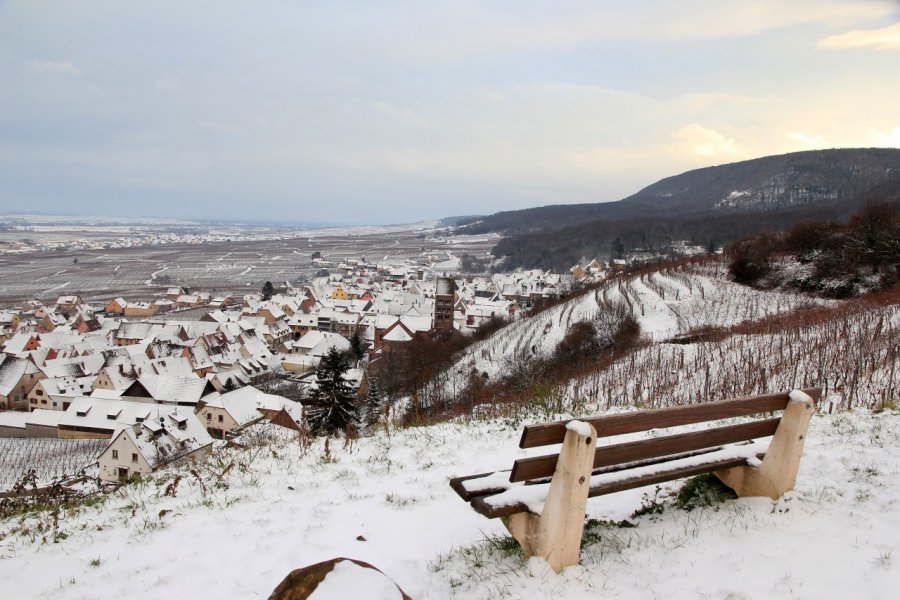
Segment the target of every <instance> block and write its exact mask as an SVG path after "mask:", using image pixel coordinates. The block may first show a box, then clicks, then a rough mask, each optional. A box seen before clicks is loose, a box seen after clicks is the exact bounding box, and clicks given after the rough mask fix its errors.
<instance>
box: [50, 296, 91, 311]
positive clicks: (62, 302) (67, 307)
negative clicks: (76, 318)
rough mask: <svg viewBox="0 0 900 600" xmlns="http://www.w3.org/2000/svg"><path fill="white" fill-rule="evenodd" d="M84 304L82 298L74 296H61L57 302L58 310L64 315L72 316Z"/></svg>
mask: <svg viewBox="0 0 900 600" xmlns="http://www.w3.org/2000/svg"><path fill="white" fill-rule="evenodd" d="M82 304H84V300H82V299H81V296H77V295H72V296H60V297H59V298H58V299H57V300H56V308H57V310H59V311H60V312H62V313H63V314H66V315H68V314H71V313H73V312H75V309H77V308H78V307H79V306H81V305H82Z"/></svg>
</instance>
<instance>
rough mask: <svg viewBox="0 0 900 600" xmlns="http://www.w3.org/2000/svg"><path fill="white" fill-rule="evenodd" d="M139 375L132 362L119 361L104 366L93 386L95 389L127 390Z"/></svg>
mask: <svg viewBox="0 0 900 600" xmlns="http://www.w3.org/2000/svg"><path fill="white" fill-rule="evenodd" d="M135 379H137V375H136V374H135V372H134V366H133V365H132V364H131V363H119V364H117V365H111V366H108V367H103V368H102V369H100V372H99V373H98V374H97V378H96V379H95V380H94V384H93V386H92V388H93V389H95V390H123V391H124V390H125V389H127V388H128V386H130V385H131V384H132V383H134V380H135Z"/></svg>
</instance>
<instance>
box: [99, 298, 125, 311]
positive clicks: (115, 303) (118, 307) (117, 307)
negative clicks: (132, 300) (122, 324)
mask: <svg viewBox="0 0 900 600" xmlns="http://www.w3.org/2000/svg"><path fill="white" fill-rule="evenodd" d="M126 306H128V302H126V301H125V298H113V299H112V300H110V301H109V302H108V303H107V304H106V306H105V307H104V309H103V310H104V311H106V313H107V314H110V315H124V314H125V307H126Z"/></svg>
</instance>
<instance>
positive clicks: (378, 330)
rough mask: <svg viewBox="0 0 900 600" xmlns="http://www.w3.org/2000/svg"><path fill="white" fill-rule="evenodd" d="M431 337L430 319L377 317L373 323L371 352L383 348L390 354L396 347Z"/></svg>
mask: <svg viewBox="0 0 900 600" xmlns="http://www.w3.org/2000/svg"><path fill="white" fill-rule="evenodd" d="M430 335H431V318H430V317H420V316H413V315H412V314H410V315H404V316H402V317H394V316H392V315H378V318H377V320H376V322H375V343H374V345H373V350H380V349H382V348H383V347H386V348H384V349H385V350H386V351H388V352H390V351H391V350H393V349H395V348H396V347H397V346H398V345H402V344H405V343H408V342H411V341H412V340H413V339H427V338H428V337H429V336H430Z"/></svg>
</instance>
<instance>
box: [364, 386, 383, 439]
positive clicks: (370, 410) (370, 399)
mask: <svg viewBox="0 0 900 600" xmlns="http://www.w3.org/2000/svg"><path fill="white" fill-rule="evenodd" d="M382 410H383V409H382V403H381V388H380V387H379V385H378V380H377V379H375V378H370V379H369V393H368V394H367V395H366V425H368V426H370V427H371V426H372V425H377V424H378V422H379V421H380V420H381V411H382Z"/></svg>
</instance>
